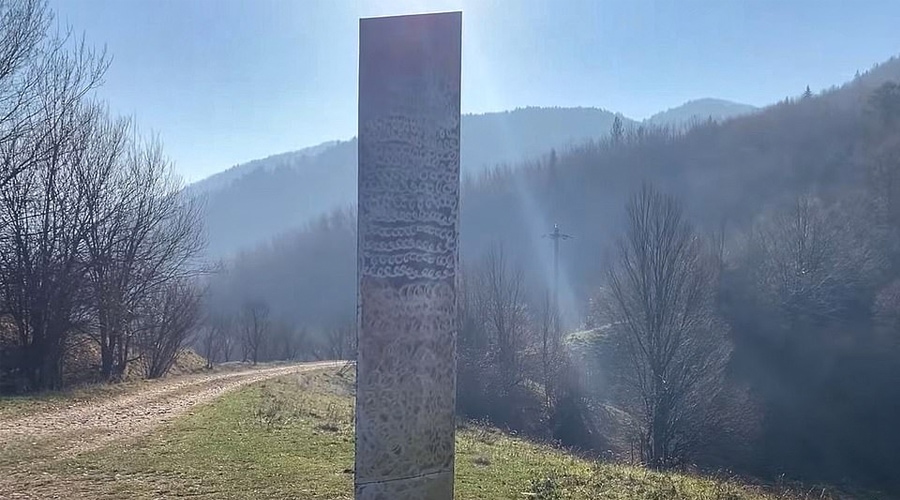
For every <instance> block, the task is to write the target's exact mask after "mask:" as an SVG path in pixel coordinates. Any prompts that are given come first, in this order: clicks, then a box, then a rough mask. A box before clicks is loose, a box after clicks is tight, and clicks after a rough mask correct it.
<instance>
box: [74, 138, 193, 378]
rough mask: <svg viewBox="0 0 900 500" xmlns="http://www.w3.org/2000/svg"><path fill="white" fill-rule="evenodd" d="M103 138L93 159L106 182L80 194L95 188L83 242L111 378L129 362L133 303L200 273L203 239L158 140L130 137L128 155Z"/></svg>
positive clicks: (97, 333)
mask: <svg viewBox="0 0 900 500" xmlns="http://www.w3.org/2000/svg"><path fill="white" fill-rule="evenodd" d="M122 127H123V128H124V125H123V126H122ZM116 130H118V129H116ZM108 135H109V136H110V137H113V136H112V134H108ZM109 142H110V144H111V145H110V146H108V147H107V148H106V150H104V151H103V154H100V155H98V157H99V158H101V159H102V160H103V161H102V162H98V164H100V165H106V164H110V165H112V168H113V175H110V176H108V178H109V179H108V181H107V182H97V181H95V179H92V178H91V179H87V180H86V182H85V184H86V185H87V187H86V188H85V189H84V191H85V192H91V193H98V194H97V195H96V196H90V197H88V199H90V200H92V203H91V207H92V210H91V216H92V221H91V225H90V230H89V231H88V233H87V238H86V241H85V246H86V249H87V252H88V266H87V268H88V271H89V272H88V276H89V278H90V280H89V282H90V290H91V294H92V296H93V305H94V307H95V309H96V315H97V319H98V320H97V327H96V328H95V329H94V332H93V333H94V339H95V341H96V342H97V343H98V344H99V345H100V353H101V372H102V374H103V375H104V376H105V377H106V378H108V379H115V378H118V377H120V376H121V375H122V374H123V373H124V372H125V369H126V366H127V363H128V361H129V356H130V354H129V346H130V343H131V339H130V334H131V332H129V330H128V328H127V327H128V325H129V324H130V323H131V322H133V321H134V320H135V319H136V318H135V314H136V313H137V311H138V310H140V308H139V307H138V305H139V303H140V302H141V301H142V300H144V298H145V297H146V296H147V295H148V294H149V293H150V292H151V291H152V290H154V289H156V288H159V287H162V286H164V285H165V284H166V283H169V282H175V281H178V280H181V279H184V278H188V277H191V276H194V275H195V274H197V273H198V272H200V271H201V269H200V266H199V261H198V258H199V254H200V252H201V251H202V249H203V246H204V241H203V239H202V237H201V232H200V230H201V227H202V226H201V221H200V216H201V215H200V210H199V206H198V204H197V202H196V201H195V200H193V199H189V198H187V197H185V195H184V193H183V191H182V189H181V185H180V183H179V182H178V181H177V179H176V178H175V177H174V176H173V175H172V173H171V166H170V164H169V162H168V161H166V159H165V158H164V157H163V155H162V148H161V146H160V144H159V142H158V141H151V142H149V143H147V144H144V143H141V142H138V141H136V140H135V141H132V143H131V144H130V147H129V149H128V151H127V154H124V153H125V152H124V151H122V149H123V148H122V147H121V146H116V145H117V144H118V142H115V143H114V142H113V140H112V139H110V141H109ZM116 149H118V151H116Z"/></svg>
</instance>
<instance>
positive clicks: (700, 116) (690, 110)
mask: <svg viewBox="0 0 900 500" xmlns="http://www.w3.org/2000/svg"><path fill="white" fill-rule="evenodd" d="M758 109H759V108H757V107H756V106H751V105H749V104H741V103H737V102H731V101H726V100H724V99H712V98H706V99H696V100H693V101H688V102H686V103H684V104H682V105H681V106H678V107H675V108H671V109H667V110H665V111H661V112H659V113H656V114H655V115H653V116H651V117H650V118H647V119H646V120H644V123H648V124H652V125H672V126H681V125H685V124H689V123H691V122H696V121H697V120H707V119H713V120H724V119H727V118H733V117H735V116H740V115H745V114H747V113H752V112H754V111H756V110H758Z"/></svg>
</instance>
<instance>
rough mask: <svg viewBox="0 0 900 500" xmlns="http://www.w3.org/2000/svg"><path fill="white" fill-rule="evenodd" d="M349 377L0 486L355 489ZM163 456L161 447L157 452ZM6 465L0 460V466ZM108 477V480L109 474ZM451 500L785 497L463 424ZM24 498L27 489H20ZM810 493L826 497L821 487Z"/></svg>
mask: <svg viewBox="0 0 900 500" xmlns="http://www.w3.org/2000/svg"><path fill="white" fill-rule="evenodd" d="M352 389H353V380H352V375H351V374H349V373H348V374H346V375H345V376H341V375H339V374H336V373H334V372H330V373H323V372H319V373H316V374H312V373H309V374H301V375H300V376H293V377H285V378H281V379H277V380H274V381H269V382H264V383H258V384H255V385H253V386H251V387H248V388H246V389H243V390H241V391H239V392H234V393H231V394H229V395H226V396H225V397H223V398H221V399H220V400H218V401H216V402H214V403H212V404H210V405H208V406H204V407H202V408H200V409H198V410H195V411H194V412H193V413H192V414H191V415H189V416H186V417H184V418H182V419H179V420H178V421H176V422H174V423H173V424H172V425H170V426H168V427H166V429H165V432H160V433H156V434H153V435H151V436H147V437H145V438H143V439H140V440H139V441H137V442H134V443H124V442H118V443H114V444H113V445H112V446H110V447H107V448H104V449H102V450H99V451H96V452H94V453H89V454H84V455H81V456H78V457H75V458H67V459H63V460H59V461H55V462H51V463H49V464H44V465H39V464H34V463H29V464H19V465H12V466H10V465H9V463H8V462H5V461H4V460H3V459H4V458H8V457H4V456H3V455H2V454H0V471H2V472H3V473H4V479H2V480H0V493H5V492H9V491H10V490H9V489H5V488H9V487H11V486H15V487H16V488H17V490H16V491H17V492H18V493H20V494H21V493H25V494H26V495H34V497H36V498H37V497H51V496H54V495H57V494H61V493H63V492H64V494H65V496H66V498H72V499H81V498H108V497H122V496H127V497H128V498H136V499H143V498H147V499H149V498H160V497H181V496H188V495H189V496H191V497H192V498H209V499H212V498H215V499H230V498H232V499H243V498H303V499H307V500H316V499H323V500H324V499H337V498H341V499H343V498H347V499H349V498H351V496H352V478H353V476H352V467H353V420H352V417H353V399H352ZM159 457H165V460H160V459H159ZM3 464H6V465H3ZM113 477H115V479H116V480H115V481H112V480H111V479H112V478H113ZM455 497H456V498H458V499H483V500H502V499H520V498H534V499H542V500H549V499H560V500H561V499H584V500H587V499H603V498H608V499H618V500H645V499H652V498H658V499H663V498H664V499H666V500H701V499H703V500H725V499H728V500H776V499H782V500H788V499H792V498H797V499H799V498H803V497H802V496H792V495H789V494H788V493H781V494H774V493H766V492H764V491H763V490H761V489H759V488H755V487H750V486H745V485H741V484H738V483H736V482H732V481H717V480H712V479H708V478H703V477H698V476H690V475H684V474H676V473H659V472H650V471H647V470H645V469H642V468H639V467H632V466H626V465H614V464H605V463H598V462H592V461H589V460H585V459H580V458H577V457H575V456H572V455H569V454H566V453H564V452H562V451H560V450H555V449H553V448H551V447H549V446H543V445H537V444H533V443H530V442H527V441H525V440H522V439H518V438H515V437H510V436H508V435H505V434H503V433H501V432H498V431H497V430H494V429H490V428H485V427H481V426H474V425H465V426H463V427H461V428H460V430H459V433H458V438H457V456H456V495H455ZM26 498H27V497H26ZM816 498H821V497H819V496H817V497H816Z"/></svg>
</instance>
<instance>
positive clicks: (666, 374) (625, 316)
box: [606, 184, 730, 467]
mask: <svg viewBox="0 0 900 500" xmlns="http://www.w3.org/2000/svg"><path fill="white" fill-rule="evenodd" d="M627 215H628V228H627V230H626V233H625V236H624V238H623V239H622V240H621V241H620V243H619V252H618V261H617V263H616V265H615V266H614V267H613V268H612V269H611V270H610V271H609V273H608V282H609V288H608V297H607V301H606V313H607V320H608V321H609V323H611V324H613V325H616V328H617V329H618V330H619V331H621V333H622V334H623V335H624V336H625V337H626V339H627V345H628V349H627V352H628V356H629V358H630V368H631V374H630V377H629V379H630V382H631V385H632V387H633V390H634V396H635V406H636V407H635V408H633V411H634V412H635V413H636V414H637V416H638V417H639V422H640V429H639V431H640V437H641V448H642V456H643V459H644V460H645V461H646V462H647V463H649V464H650V465H651V466H654V467H664V466H670V465H673V464H676V463H678V462H679V461H681V460H683V459H685V458H686V457H687V456H688V455H689V453H690V452H692V451H695V450H694V449H692V448H693V446H694V445H695V444H696V441H695V440H696V439H697V438H699V437H700V436H698V435H697V433H698V432H702V429H703V426H704V424H705V423H706V420H707V419H709V418H712V415H710V414H709V411H710V408H709V405H708V404H707V402H709V401H713V400H715V399H716V396H717V394H718V393H719V391H721V386H722V377H723V369H724V365H725V362H726V361H727V359H728V354H729V351H730V347H729V343H728V341H727V340H726V338H725V337H724V335H723V327H722V325H721V324H719V322H717V320H716V317H715V315H714V308H713V298H714V293H715V276H714V270H715V263H714V261H713V259H710V258H709V256H708V252H707V251H706V248H705V245H704V242H703V241H702V240H701V239H700V238H698V237H697V235H696V233H695V232H694V230H693V228H692V227H691V225H690V224H689V223H688V222H687V221H686V220H684V217H683V212H682V208H681V206H680V204H679V203H678V202H677V201H676V200H675V199H674V198H672V197H670V196H665V195H663V194H660V193H659V192H657V191H655V190H654V189H653V188H652V187H650V186H649V185H646V184H645V185H644V186H643V187H642V189H641V190H640V191H639V192H638V193H637V194H636V195H634V196H633V197H632V198H631V200H630V201H629V203H628V205H627Z"/></svg>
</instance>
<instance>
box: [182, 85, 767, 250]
mask: <svg viewBox="0 0 900 500" xmlns="http://www.w3.org/2000/svg"><path fill="white" fill-rule="evenodd" d="M682 108H684V109H682ZM682 108H677V109H682V111H681V112H675V110H672V111H671V112H667V113H668V114H665V113H664V114H663V115H665V116H662V115H660V116H658V117H657V118H654V121H653V123H654V124H672V125H679V124H683V123H686V122H687V121H688V120H691V119H695V118H697V117H698V116H702V118H703V119H707V118H710V117H712V118H714V119H721V118H725V117H729V116H732V115H733V114H735V113H736V112H738V110H740V111H741V112H746V111H747V109H748V107H746V106H744V105H739V104H735V103H729V102H727V101H721V100H702V101H696V102H695V103H688V104H686V105H685V106H683V107H682ZM750 109H752V108H750ZM615 116H616V115H614V114H613V113H611V112H609V111H606V110H602V109H596V108H523V109H517V110H514V111H505V112H501V113H486V114H479V115H465V116H463V120H462V125H461V133H462V138H461V153H460V154H461V158H460V163H461V167H462V172H463V176H475V177H477V176H478V175H480V174H481V173H482V172H484V171H485V169H488V168H492V167H494V166H496V165H501V164H505V165H512V166H515V165H519V164H521V163H523V162H525V161H526V160H530V159H534V158H537V157H538V156H540V155H542V154H546V153H547V152H549V151H550V150H551V149H554V148H555V149H559V150H563V149H566V148H570V147H574V146H576V145H578V144H583V143H584V142H586V141H588V140H590V139H598V138H600V137H603V136H605V135H607V134H608V133H609V131H610V129H611V127H612V123H613V120H614V119H615ZM620 119H621V121H622V124H623V127H625V128H629V127H632V126H635V125H636V124H637V123H636V122H634V121H632V120H629V119H628V118H625V117H621V116H620ZM188 191H189V192H191V193H192V194H202V195H205V196H206V198H207V208H206V220H207V231H208V233H209V248H208V251H209V253H210V255H211V256H213V257H221V256H226V255H229V254H231V253H233V252H235V251H237V250H239V249H246V248H249V247H252V246H253V245H255V244H258V243H260V242H264V241H266V240H268V239H269V238H271V237H273V236H275V235H277V234H279V233H282V232H284V231H287V230H290V229H294V228H296V227H298V226H301V225H302V224H304V223H306V222H309V221H310V220H311V219H312V218H314V217H316V216H318V215H321V214H323V213H325V212H327V211H328V210H332V209H334V208H337V207H342V206H350V205H352V204H354V203H355V202H356V140H355V139H351V140H349V141H334V142H328V143H324V144H321V145H318V146H314V147H312V148H306V149H302V150H299V151H295V152H290V153H283V154H279V155H274V156H270V157H268V158H264V159H260V160H254V161H251V162H248V163H244V164H241V165H237V166H235V167H232V168H230V169H228V170H226V171H224V172H222V173H219V174H216V175H213V176H211V177H209V178H207V179H204V180H202V181H199V182H197V183H194V184H192V185H191V186H190V187H189V188H188Z"/></svg>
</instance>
